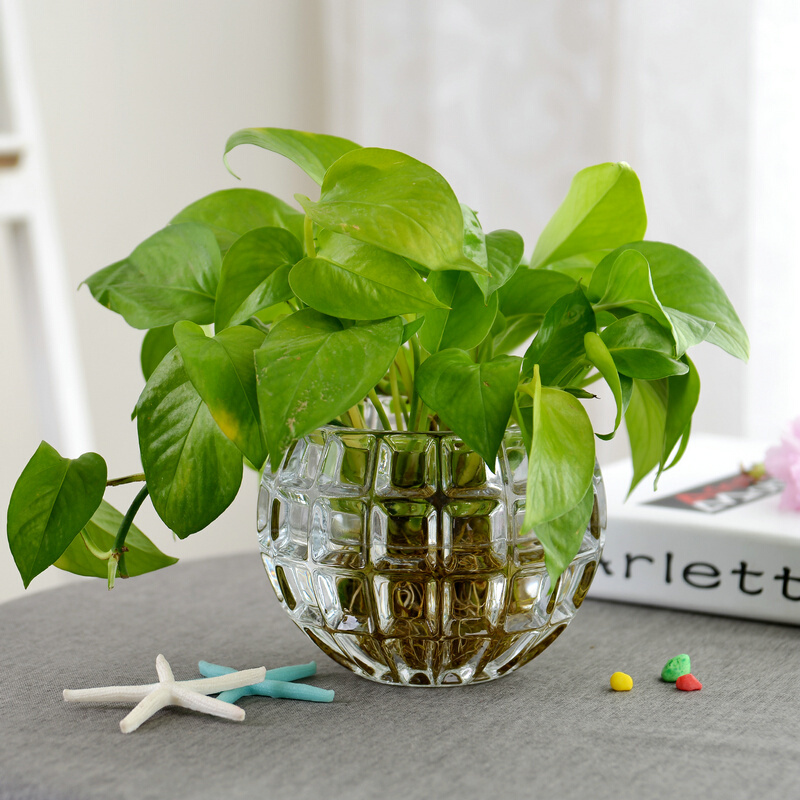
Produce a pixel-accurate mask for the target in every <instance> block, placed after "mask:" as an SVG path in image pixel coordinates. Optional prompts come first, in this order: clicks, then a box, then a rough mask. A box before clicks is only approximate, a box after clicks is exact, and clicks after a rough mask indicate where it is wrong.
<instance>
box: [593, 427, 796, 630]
mask: <svg viewBox="0 0 800 800" xmlns="http://www.w3.org/2000/svg"><path fill="white" fill-rule="evenodd" d="M766 449H767V447H766V445H764V444H763V443H759V442H753V441H748V440H744V439H735V438H731V437H720V436H707V435H696V436H693V437H692V439H691V441H690V444H689V447H688V448H687V450H686V453H685V454H684V457H683V459H682V460H681V462H680V463H679V464H678V465H677V466H676V467H674V468H673V469H672V470H670V471H668V472H665V473H663V474H662V476H661V479H660V480H659V484H658V490H657V491H656V492H653V479H652V477H647V478H645V479H644V480H643V481H642V482H641V483H640V484H639V486H638V487H637V488H636V490H635V491H634V492H633V493H632V494H631V496H630V497H629V498H628V499H627V501H625V497H626V495H627V493H628V487H629V486H630V481H631V475H632V472H633V470H632V466H631V462H630V459H627V460H625V461H619V462H616V463H614V464H611V465H609V466H607V467H605V468H604V469H603V479H604V482H605V487H606V498H607V504H608V527H607V529H606V543H605V548H604V551H603V560H602V563H601V565H600V568H599V569H598V570H597V574H596V576H595V579H594V583H593V584H592V589H591V596H592V597H596V598H599V599H608V600H620V601H624V602H631V603H644V604H647V605H657V606H667V607H671V608H680V609H686V610H689V611H702V612H707V613H711V614H724V615H728V616H735V617H749V618H751V619H760V620H769V621H773V622H784V623H791V624H794V625H800V513H798V512H791V511H782V510H780V509H779V508H778V505H779V502H780V491H781V489H782V488H783V487H782V484H781V483H780V481H778V480H776V479H774V478H771V477H769V476H768V477H766V478H764V479H762V480H761V481H758V482H754V481H753V480H752V479H751V478H750V477H749V476H748V475H746V474H744V473H743V472H742V468H743V467H744V468H745V469H749V468H750V467H751V466H753V465H754V464H757V463H760V462H762V461H763V460H764V455H765V452H766Z"/></svg>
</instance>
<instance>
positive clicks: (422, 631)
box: [258, 426, 605, 686]
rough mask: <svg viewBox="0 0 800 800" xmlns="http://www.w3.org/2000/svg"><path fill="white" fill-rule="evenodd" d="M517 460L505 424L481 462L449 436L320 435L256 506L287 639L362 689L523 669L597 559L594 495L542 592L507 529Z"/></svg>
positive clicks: (296, 450) (536, 549)
mask: <svg viewBox="0 0 800 800" xmlns="http://www.w3.org/2000/svg"><path fill="white" fill-rule="evenodd" d="M527 466H528V465H527V455H526V452H525V448H524V445H523V441H522V437H521V435H520V432H519V431H518V430H517V429H516V428H510V429H509V430H508V431H507V432H506V435H505V438H504V440H503V445H502V447H501V449H500V453H499V455H498V458H497V462H496V464H495V469H494V471H492V470H490V469H488V468H487V467H486V465H485V464H484V462H483V460H482V459H481V457H480V456H479V455H478V454H477V453H475V452H474V451H473V450H472V449H470V448H469V447H468V446H467V445H465V444H464V442H462V441H461V439H459V438H458V437H457V436H455V435H454V434H453V433H451V432H447V433H445V432H434V433H425V434H423V433H409V432H396V431H378V430H353V429H347V428H337V427H332V426H331V427H325V428H321V429H320V430H318V431H316V432H314V433H313V434H311V435H309V436H306V437H305V438H303V439H301V440H300V441H298V442H297V444H296V445H295V446H294V447H293V448H292V449H291V450H290V451H289V452H288V453H287V455H286V458H285V459H284V461H283V463H282V465H281V467H280V468H279V469H278V470H277V472H275V473H273V472H271V471H270V470H269V469H268V468H267V469H265V471H264V475H263V479H262V482H261V488H260V491H259V498H258V532H259V533H258V535H259V543H260V548H261V555H262V559H263V561H264V566H265V567H266V571H267V574H268V575H269V579H270V583H271V584H272V588H273V589H274V590H275V594H276V595H277V596H278V600H280V602H281V604H282V605H283V607H284V608H285V609H286V611H287V613H288V614H289V616H290V617H291V619H292V620H293V621H294V622H295V623H296V624H297V626H298V627H299V628H301V629H302V630H303V632H304V633H305V634H306V635H307V636H308V637H309V638H310V639H311V640H312V641H313V642H314V643H315V644H316V645H318V646H319V648H320V649H321V650H322V651H323V652H325V653H326V654H327V655H328V656H330V657H331V658H333V659H334V660H335V661H337V662H339V663H340V664H342V665H344V666H345V667H347V668H348V669H350V670H352V671H353V672H355V673H357V674H358V675H361V676H363V677H365V678H369V679H370V680H373V681H378V682H380V683H386V684H400V685H406V686H450V685H459V684H466V683H478V682H481V681H489V680H493V679H495V678H499V677H501V676H502V675H506V674H508V673H509V672H512V671H513V670H515V669H518V668H519V667H521V666H523V665H524V664H527V663H528V662H529V661H530V660H531V659H533V658H535V657H536V656H537V655H539V654H540V653H541V652H542V651H543V650H545V648H547V647H548V646H549V645H550V644H552V643H553V642H554V641H555V640H556V638H558V636H559V635H560V634H561V633H562V632H563V631H564V629H565V628H566V626H567V623H568V622H569V621H570V620H571V619H572V617H573V615H574V614H575V612H576V610H577V609H578V608H579V607H580V605H581V603H582V602H583V599H584V597H585V596H586V592H587V590H588V589H589V585H590V584H591V582H592V578H593V577H594V574H595V570H596V569H597V565H598V562H599V560H600V556H601V553H602V549H603V529H604V528H605V492H604V489H603V482H602V477H601V475H600V472H599V469H596V471H595V476H594V491H595V505H594V511H593V513H592V518H591V521H590V523H589V525H588V526H587V530H586V533H585V535H584V537H583V541H582V543H581V547H580V550H579V552H578V554H577V555H576V557H575V558H574V560H573V561H572V563H571V564H570V565H569V567H568V568H567V570H566V571H565V572H564V574H563V575H562V576H561V577H560V578H559V580H558V584H557V586H556V587H555V589H554V591H552V592H550V580H549V577H548V574H547V570H546V569H545V564H544V552H543V549H542V545H541V543H540V542H539V540H538V539H537V538H536V536H535V535H534V534H533V533H532V532H531V533H526V534H522V532H521V529H522V520H523V517H524V516H525V484H526V475H527Z"/></svg>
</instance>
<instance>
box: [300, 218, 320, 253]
mask: <svg viewBox="0 0 800 800" xmlns="http://www.w3.org/2000/svg"><path fill="white" fill-rule="evenodd" d="M303 239H304V243H305V246H306V255H307V256H308V257H309V258H314V256H316V254H317V248H316V247H315V246H314V223H313V222H312V221H311V217H309V216H308V215H306V218H305V219H304V220H303Z"/></svg>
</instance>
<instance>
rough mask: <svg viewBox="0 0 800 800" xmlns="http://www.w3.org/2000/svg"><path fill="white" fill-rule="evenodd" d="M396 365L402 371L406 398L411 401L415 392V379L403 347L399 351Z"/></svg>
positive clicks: (395, 360) (395, 359)
mask: <svg viewBox="0 0 800 800" xmlns="http://www.w3.org/2000/svg"><path fill="white" fill-rule="evenodd" d="M394 363H395V364H397V368H398V369H399V370H400V377H401V378H402V379H403V384H404V385H405V390H406V397H408V398H409V399H410V398H411V395H412V394H413V392H414V379H413V378H412V377H411V370H410V369H409V368H408V360H407V359H406V351H405V348H404V347H401V348H400V349H399V350H398V351H397V355H396V356H395V358H394Z"/></svg>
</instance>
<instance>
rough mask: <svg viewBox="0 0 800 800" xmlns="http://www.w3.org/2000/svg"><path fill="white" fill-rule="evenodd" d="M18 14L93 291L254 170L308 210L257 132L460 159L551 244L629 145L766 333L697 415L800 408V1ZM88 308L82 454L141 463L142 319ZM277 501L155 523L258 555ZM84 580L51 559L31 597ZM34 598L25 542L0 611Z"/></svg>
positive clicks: (18, 405) (85, 0) (453, 167)
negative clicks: (799, 253)
mask: <svg viewBox="0 0 800 800" xmlns="http://www.w3.org/2000/svg"><path fill="white" fill-rule="evenodd" d="M19 5H20V7H21V9H22V12H23V13H22V16H23V21H24V29H25V31H24V32H25V38H26V42H25V44H26V46H27V49H28V56H29V66H30V70H31V75H32V82H33V87H34V90H35V100H36V106H37V108H38V112H39V118H40V122H41V130H42V133H43V137H44V138H43V142H44V153H45V156H46V160H47V166H48V174H49V183H50V188H51V191H52V198H53V201H54V208H55V215H56V221H57V230H58V234H59V238H60V243H61V248H62V252H63V256H64V261H65V264H66V270H67V283H68V285H69V288H70V290H72V289H73V288H74V287H77V286H78V284H79V282H80V281H81V280H82V279H83V278H85V277H86V276H87V275H88V274H90V273H91V272H93V271H95V270H97V269H99V268H101V267H103V266H105V265H107V264H109V263H112V262H113V261H116V260H119V259H120V258H123V257H125V256H126V255H127V254H128V253H129V252H130V251H131V250H132V249H133V247H134V246H135V245H136V244H138V243H139V242H140V241H141V240H143V239H144V238H146V237H147V236H149V235H150V234H151V233H153V232H154V231H156V230H157V229H159V228H160V227H163V225H164V224H166V222H167V221H168V220H169V219H170V218H171V217H172V216H173V215H174V214H175V213H176V212H177V211H178V210H180V209H181V208H182V207H184V206H185V205H187V204H188V203H189V202H191V201H192V200H194V199H196V198H198V197H200V196H202V195H204V194H207V193H209V192H212V191H215V190H217V189H221V188H226V187H230V186H234V185H247V186H253V187H256V188H263V189H266V190H268V191H270V192H272V193H274V194H277V195H279V196H282V197H284V198H285V199H287V200H290V199H291V197H292V195H293V194H294V193H295V192H297V191H303V192H310V191H313V187H312V186H309V184H308V182H307V180H306V179H305V178H304V176H303V175H302V174H301V173H300V171H299V170H298V169H297V168H295V167H294V166H293V165H292V164H290V163H288V162H284V161H282V160H281V159H280V158H279V157H278V156H275V155H273V154H269V153H266V152H264V151H260V150H257V149H256V148H240V149H239V150H237V151H236V152H235V153H234V154H233V157H232V160H233V163H234V165H235V167H236V169H237V173H238V174H240V175H242V176H243V178H244V181H243V183H242V184H238V183H237V182H236V181H235V179H233V178H232V177H231V176H230V175H229V174H228V173H227V171H226V170H225V169H224V167H223V165H222V160H221V154H222V148H223V145H224V142H225V140H226V138H227V136H228V135H229V134H230V133H231V132H233V131H235V130H237V129H238V128H241V127H247V126H275V127H293V128H300V129H305V130H314V131H320V132H326V133H332V134H337V135H341V136H345V137H348V138H352V139H354V140H355V141H358V142H360V143H362V144H368V145H377V146H383V147H393V148H397V149H401V150H406V151H408V152H410V153H412V154H413V155H415V156H417V157H418V158H420V159H422V160H423V161H426V162H427V163H430V164H431V165H432V166H434V167H436V168H437V169H439V170H440V171H441V172H442V173H443V174H444V175H445V177H447V179H448V180H449V181H450V183H451V184H452V185H453V187H454V189H455V191H456V193H457V194H458V196H459V197H460V199H462V200H463V201H464V202H466V203H468V204H470V205H472V206H473V207H475V208H476V209H477V210H478V211H479V213H480V215H481V220H482V222H483V225H484V227H485V228H486V229H487V230H490V229H493V228H497V227H510V228H514V229H516V230H518V231H520V232H521V233H522V234H523V236H524V237H525V241H526V245H527V246H526V252H528V253H530V251H531V250H532V248H533V245H534V244H535V241H536V237H537V235H538V232H539V231H540V230H541V228H542V226H543V225H544V224H545V222H546V221H547V219H548V218H549V216H550V215H551V214H552V212H553V211H554V210H555V208H556V207H557V205H558V204H559V202H560V201H561V199H562V198H563V196H564V194H565V193H566V191H567V188H568V186H569V181H570V179H571V177H572V175H573V174H574V173H575V172H576V171H578V170H579V169H581V168H582V167H584V166H588V165H589V164H594V163H598V162H601V161H609V160H625V161H628V162H629V163H631V165H632V166H633V167H634V169H635V170H636V171H637V172H638V174H639V176H640V178H641V181H642V185H643V189H644V195H645V200H646V202H647V206H648V211H649V216H650V220H651V223H650V227H649V230H648V238H651V239H662V240H666V241H671V242H674V243H676V244H679V245H681V246H683V247H685V248H686V249H688V250H690V251H691V252H693V253H694V254H695V255H697V256H698V257H699V258H700V259H701V260H702V261H704V262H705V263H706V264H707V265H708V266H709V267H710V268H711V269H712V271H713V272H714V273H715V274H716V275H717V276H718V277H719V279H720V280H721V282H722V283H723V285H724V286H725V288H726V290H727V291H728V293H729V295H730V297H731V299H732V300H733V302H734V304H735V306H736V307H737V309H738V310H739V313H740V316H742V318H743V321H744V322H745V324H746V325H747V327H748V328H749V331H750V333H751V337H752V339H753V358H752V361H751V364H750V365H749V366H747V367H744V366H743V365H740V364H738V363H735V362H734V361H733V360H732V359H730V358H729V357H727V356H725V355H724V354H723V353H722V352H721V351H719V350H716V349H715V348H713V347H711V346H708V345H706V346H703V347H701V348H700V349H699V350H698V351H697V354H696V359H695V360H696V362H697V364H698V368H699V370H700V374H701V377H702V378H703V383H704V387H703V396H702V398H701V404H700V407H699V409H698V412H697V415H696V425H695V430H696V431H708V432H715V433H728V434H735V435H749V436H758V437H762V438H767V439H774V438H775V437H777V436H778V435H779V433H780V431H781V429H782V428H783V427H784V426H785V424H786V422H787V421H788V420H789V418H790V417H791V416H794V415H797V413H800V411H799V410H798V401H797V400H796V397H797V396H798V394H800V378H799V377H798V371H797V369H796V364H797V357H796V355H795V354H794V352H793V350H794V348H793V345H795V344H797V343H798V340H800V336H798V324H797V321H796V317H797V315H796V312H795V311H794V305H795V298H796V297H798V296H800V272H799V271H798V270H797V268H796V266H795V263H794V252H793V251H794V246H793V239H792V234H793V230H794V227H795V224H796V223H795V217H796V215H797V210H798V199H797V197H796V194H795V192H796V190H795V189H793V188H792V186H796V185H798V184H797V181H796V180H794V178H796V177H798V173H800V164H798V157H797V155H795V152H796V150H797V148H796V142H797V141H798V134H800V120H798V113H797V109H798V108H800V103H798V97H797V96H796V95H797V91H798V89H797V87H798V86H800V57H799V56H798V55H797V54H796V53H795V47H794V43H795V42H796V41H797V34H798V32H800V8H798V6H797V4H795V3H793V2H792V0H725V1H723V0H678V1H677V2H672V3H663V2H661V1H660V0H581V2H577V0H575V1H573V2H562V1H560V0H533V1H532V2H531V1H530V0H495V1H494V2H492V3H491V4H489V3H485V2H480V1H479V0H437V2H433V1H432V0H427V1H425V0H370V1H369V2H368V1H367V0H294V2H286V1H283V2H282V1H281V0H226V2H225V3H222V2H221V1H220V0H138V2H137V3H117V2H112V0H71V2H69V3H63V2H59V0H25V2H24V3H20V4H19ZM2 256H3V250H2V242H1V241H0V303H2V315H0V318H2V328H1V329H0V332H1V333H2V339H1V340H0V341H2V353H3V374H4V378H3V381H2V385H1V386H0V403H2V407H1V410H2V420H3V421H2V426H0V431H1V432H0V450H2V453H3V458H2V459H0V505H2V507H3V508H4V509H5V508H6V507H7V503H8V497H9V495H10V492H11V488H12V486H13V483H14V481H15V480H16V477H17V475H18V474H19V472H20V471H21V469H22V467H23V466H24V464H25V463H26V461H27V460H28V458H29V457H30V455H31V454H32V453H33V451H34V449H35V448H36V446H37V445H38V442H39V440H40V439H41V438H42V437H43V436H44V433H43V431H44V430H45V429H46V421H45V420H43V419H41V415H40V414H39V413H38V412H37V409H36V403H35V395H36V390H35V387H34V384H33V379H32V377H31V371H30V359H31V358H33V356H32V355H31V350H30V348H29V346H28V344H29V338H30V337H29V335H28V334H27V333H26V332H25V320H24V319H23V318H21V317H20V311H19V303H18V302H17V298H18V294H19V280H18V276H15V275H14V274H13V270H12V269H11V267H10V266H9V259H8V258H2ZM69 301H70V302H71V303H72V311H73V314H74V319H75V324H76V326H77V336H78V343H79V350H80V356H81V359H82V363H83V378H84V381H85V386H86V395H87V402H88V410H89V419H90V423H91V433H90V436H88V437H87V438H88V439H90V440H89V441H87V442H86V445H85V447H86V448H92V449H95V450H96V451H97V452H100V453H101V454H103V455H104V457H105V458H106V460H107V461H108V464H109V474H110V475H114V476H116V475H123V474H128V473H130V472H134V471H137V469H138V467H139V461H138V450H137V442H136V429H135V425H134V424H133V423H132V422H131V421H130V419H129V411H130V409H132V407H133V405H134V404H135V402H136V398H137V396H138V394H139V392H140V391H141V388H142V385H143V380H142V377H141V373H140V371H139V369H138V350H139V345H140V342H141V333H139V332H136V331H133V330H132V329H130V328H128V327H127V326H126V325H125V323H124V322H123V321H122V319H121V318H119V317H117V316H116V315H114V314H111V313H110V312H108V311H106V310H104V309H102V308H101V307H100V306H99V305H97V304H96V303H95V302H94V301H93V300H92V299H91V296H90V295H89V292H88V290H86V288H85V287H84V288H83V289H81V290H76V291H74V292H73V291H70V294H69ZM612 406H613V402H612V401H610V399H609V398H604V399H603V400H602V401H601V402H600V403H599V404H597V406H596V407H595V408H594V410H593V414H594V416H595V417H596V418H600V419H601V420H603V419H610V418H611V417H612V416H613V408H612ZM600 424H602V422H601V423H600ZM620 440H621V441H620ZM620 440H617V441H615V442H613V443H611V444H610V445H604V446H603V449H602V451H601V453H600V456H601V461H607V460H609V459H611V458H616V457H620V456H622V455H624V453H625V441H624V435H623V436H621V437H620ZM68 455H76V454H74V453H68ZM248 477H249V483H248ZM116 492H118V495H116V496H112V497H110V499H111V501H112V502H114V503H115V505H118V506H125V505H126V503H127V502H128V500H129V499H130V497H131V496H132V493H131V492H129V491H128V490H127V489H125V488H120V489H117V490H116ZM255 496H256V478H255V476H254V475H252V474H251V475H250V476H246V477H245V487H244V490H243V492H242V494H241V496H240V497H239V498H237V500H236V502H235V504H234V506H232V508H231V509H229V511H228V512H226V514H225V515H223V517H222V518H220V520H218V521H217V522H216V523H215V524H214V525H213V526H212V528H211V530H210V531H207V532H204V533H203V534H201V535H199V536H194V537H191V538H190V539H188V540H186V541H184V542H172V541H170V538H171V537H170V535H169V533H168V532H167V531H165V530H164V527H163V525H162V524H161V523H160V522H159V521H158V520H157V518H156V516H155V514H154V513H153V512H152V511H151V510H150V509H149V506H146V507H145V509H144V510H143V512H141V513H140V516H139V517H138V518H137V522H138V524H139V525H140V527H141V528H142V529H143V530H144V531H145V532H146V533H147V534H148V535H150V536H151V537H152V538H153V539H154V540H155V541H156V543H157V544H158V545H159V546H160V547H162V549H164V550H165V551H167V552H169V553H170V554H172V555H176V556H178V557H182V558H192V557H200V556H204V555H213V554H225V553H229V552H232V551H242V550H250V551H252V552H253V553H254V557H255V553H256V551H257V546H256V540H255V532H254V527H255V525H254V518H255ZM176 568H180V565H178V567H176ZM74 579H75V578H74V577H72V576H67V575H65V574H63V573H59V572H57V571H56V570H49V571H48V572H47V573H45V574H44V575H42V576H40V577H39V578H37V579H36V580H35V581H34V583H33V584H32V587H31V590H34V589H37V588H38V589H42V588H47V587H48V586H53V585H56V584H58V583H60V582H63V581H64V580H74ZM96 583H97V591H98V596H99V593H100V592H104V591H105V588H104V586H103V585H102V583H101V582H100V581H97V582H96ZM21 589H22V584H21V581H20V579H19V577H18V575H17V573H16V570H15V569H14V566H13V562H12V560H11V556H10V554H9V552H8V548H7V543H6V541H5V536H3V537H1V538H0V600H2V599H5V598H9V597H12V596H15V595H17V594H19V593H20V592H21ZM121 590H122V591H124V584H123V585H122V587H121Z"/></svg>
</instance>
